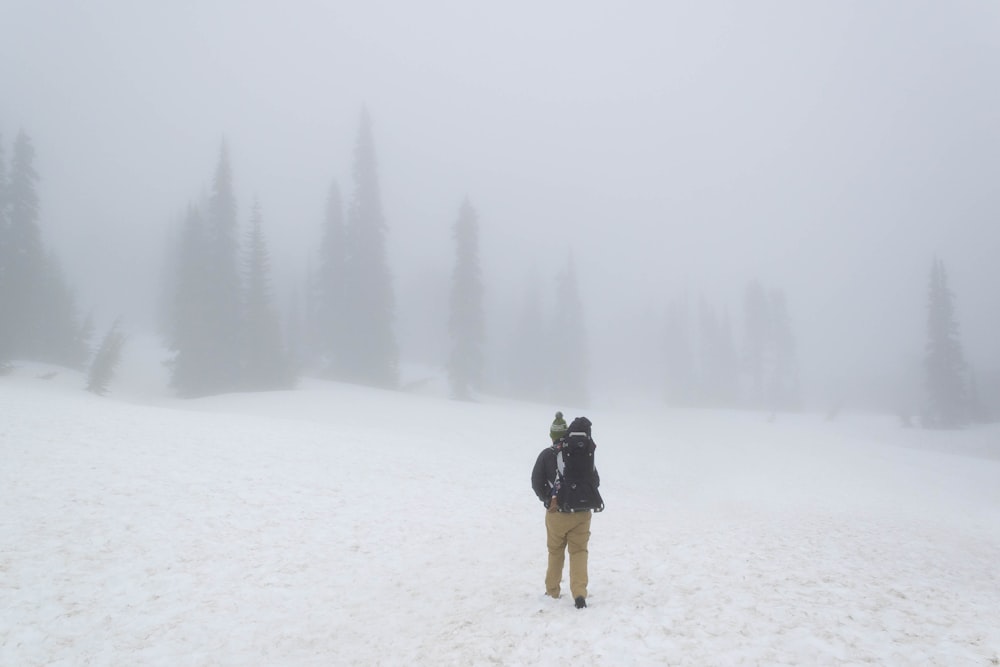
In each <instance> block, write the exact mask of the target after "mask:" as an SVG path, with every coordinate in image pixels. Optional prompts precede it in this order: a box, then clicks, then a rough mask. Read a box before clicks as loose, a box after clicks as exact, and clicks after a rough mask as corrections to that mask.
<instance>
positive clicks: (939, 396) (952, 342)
mask: <svg viewBox="0 0 1000 667" xmlns="http://www.w3.org/2000/svg"><path fill="white" fill-rule="evenodd" d="M927 292H928V294H927V346H926V354H925V356H924V370H925V373H926V386H927V397H928V402H929V405H928V409H927V413H926V417H925V420H924V421H925V426H928V427H936V428H958V427H961V426H963V425H965V424H966V423H968V409H967V408H968V404H967V387H966V382H965V371H966V367H965V361H964V359H963V355H962V345H961V342H960V341H959V336H958V322H957V321H956V319H955V303H954V299H955V297H954V294H953V293H952V291H951V290H950V289H949V287H948V274H947V272H946V271H945V267H944V262H943V261H941V260H940V259H936V258H935V259H934V262H933V265H932V267H931V274H930V280H929V281H928V290H927Z"/></svg>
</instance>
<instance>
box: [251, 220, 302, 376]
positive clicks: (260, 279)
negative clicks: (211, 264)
mask: <svg viewBox="0 0 1000 667" xmlns="http://www.w3.org/2000/svg"><path fill="white" fill-rule="evenodd" d="M262 223H263V217H262V216H261V212H260V204H259V203H258V202H254V205H253V210H252V211H251V215H250V229H249V230H248V231H247V242H246V259H245V272H246V273H245V276H246V277H245V281H244V284H245V285H246V287H245V296H244V303H243V335H242V341H243V349H242V352H243V357H242V364H241V366H242V378H241V387H242V388H243V389H247V390H250V391H258V390H266V389H280V388H283V387H287V386H289V385H290V384H291V380H292V378H291V368H290V363H289V361H288V357H287V355H286V353H285V350H284V346H283V345H282V341H281V324H280V322H279V318H278V313H277V311H276V310H275V308H274V304H273V297H272V294H271V279H270V271H271V260H270V255H269V253H268V250H267V243H266V241H265V239H264V232H263V228H262Z"/></svg>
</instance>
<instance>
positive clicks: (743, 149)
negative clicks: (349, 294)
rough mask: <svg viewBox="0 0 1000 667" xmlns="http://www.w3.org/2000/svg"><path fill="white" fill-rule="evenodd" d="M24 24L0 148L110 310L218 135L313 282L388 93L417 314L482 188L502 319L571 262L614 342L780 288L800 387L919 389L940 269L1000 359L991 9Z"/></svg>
mask: <svg viewBox="0 0 1000 667" xmlns="http://www.w3.org/2000/svg"><path fill="white" fill-rule="evenodd" d="M0 7H2V12H0V133H2V136H3V141H4V148H5V152H6V154H7V155H8V157H9V155H10V144H11V141H12V139H13V137H14V135H15V134H16V133H17V131H18V130H20V129H24V130H25V131H26V132H28V133H29V135H30V136H31V137H32V138H33V140H34V142H35V146H36V149H37V168H38V171H39V173H40V175H41V177H42V183H41V188H40V189H41V192H40V194H41V197H42V205H43V211H42V225H43V229H44V233H45V235H46V238H47V240H48V241H49V242H50V243H51V244H52V247H53V248H54V249H56V251H57V252H58V253H59V255H60V258H61V259H62V261H63V263H64V266H65V268H66V270H67V272H68V273H69V274H70V276H71V278H73V279H74V281H76V282H77V283H78V285H77V288H78V293H79V297H80V302H81V307H82V308H85V309H88V308H94V309H95V310H96V311H97V314H98V315H99V317H103V318H110V317H114V316H115V315H117V314H118V311H119V310H127V309H129V308H132V307H133V301H134V299H135V295H134V294H132V293H131V291H130V290H132V289H137V290H142V291H145V290H150V289H155V288H156V280H157V279H158V276H157V275H153V274H154V273H155V271H154V270H153V268H151V267H155V266H156V265H157V264H158V263H159V262H160V260H161V259H162V249H161V247H160V246H161V244H162V240H163V238H164V234H165V232H164V230H165V229H166V227H167V225H168V224H170V223H171V222H173V221H175V220H176V219H177V217H178V216H179V215H180V213H181V211H182V210H183V209H184V207H185V206H186V205H187V203H188V202H189V201H192V200H193V199H196V198H197V197H198V196H199V195H200V194H201V193H203V192H204V190H205V188H206V187H207V186H208V184H209V183H210V180H211V176H212V172H213V170H214V167H215V163H216V160H217V157H218V150H219V145H220V142H221V141H222V139H223V137H225V138H226V140H227V141H228V143H229V146H230V149H231V154H232V158H233V166H234V170H235V182H236V187H237V194H238V197H239V201H240V207H241V209H240V214H241V220H242V221H244V222H245V221H246V219H247V218H248V216H249V210H250V203H251V201H252V199H253V197H255V196H256V197H258V198H259V199H260V202H261V205H262V209H263V215H264V221H265V226H266V230H267V233H268V235H269V240H270V243H271V249H272V254H273V255H274V264H275V270H276V273H277V274H278V276H277V277H278V281H279V283H281V284H284V283H285V282H288V283H290V282H291V281H292V280H298V279H299V278H300V275H299V272H301V271H302V270H303V267H304V265H305V264H306V262H307V261H308V260H310V259H312V258H314V257H315V249H314V246H315V243H316V241H317V240H318V238H319V226H320V223H321V216H322V210H323V205H324V199H325V196H326V190H327V187H328V185H329V183H330V181H331V180H332V179H337V180H338V182H339V184H340V186H341V188H342V190H343V191H344V193H345V196H349V193H350V189H351V180H350V174H351V171H350V169H351V157H352V151H353V145H354V139H355V134H356V130H357V125H358V118H359V115H360V112H361V108H362V107H363V106H367V108H368V110H369V112H370V113H371V116H372V119H373V122H374V133H375V142H376V149H377V153H378V159H379V175H380V180H381V186H382V192H383V204H384V208H385V213H386V219H387V223H388V228H389V248H390V252H391V254H392V256H393V258H394V261H395V262H396V265H397V268H396V280H397V296H398V298H399V299H400V301H401V302H407V300H408V299H409V296H408V295H409V294H410V292H412V291H413V290H415V289H417V287H416V286H419V285H423V284H428V283H433V282H434V281H435V280H438V279H443V277H446V276H447V275H448V272H449V271H450V263H451V252H452V245H451V242H450V227H451V225H452V223H453V222H454V220H455V218H456V216H457V212H458V207H459V204H460V203H461V200H462V198H463V197H465V196H468V197H469V198H470V200H471V201H472V203H473V205H474V206H475V207H476V208H477V210H478V212H479V215H480V221H481V224H482V230H481V234H482V243H483V265H484V272H485V279H486V282H487V286H488V289H489V290H490V291H489V293H488V295H489V296H490V297H491V298H492V299H493V300H494V303H499V302H505V301H508V302H509V301H511V300H514V301H516V299H517V298H519V297H520V294H521V292H522V291H523V289H524V281H525V275H526V270H530V267H532V266H534V267H536V270H537V271H538V272H539V275H540V276H541V277H542V278H543V279H544V280H546V281H550V280H551V276H552V275H554V273H555V272H556V270H558V269H559V268H561V266H562V265H563V264H564V263H565V258H566V256H567V253H568V251H569V249H570V248H572V250H573V253H574V256H575V257H576V261H577V263H578V268H579V271H580V274H581V288H582V290H583V292H584V297H585V304H586V306H585V307H586V308H587V310H588V317H589V319H590V326H591V329H592V336H593V339H594V344H595V346H596V345H602V344H604V343H607V342H609V341H610V340H611V339H612V337H613V338H614V339H615V340H618V337H619V336H620V335H621V334H622V333H623V332H626V333H628V334H629V335H632V336H634V337H637V338H642V337H654V336H656V335H658V331H656V330H655V327H656V326H658V324H657V323H658V322H659V321H660V320H661V319H662V313H663V310H664V305H665V303H666V302H667V300H668V299H670V298H672V297H674V296H676V295H678V294H688V295H689V297H690V298H691V299H692V301H693V302H695V303H696V302H697V300H698V299H700V298H702V297H704V298H705V299H707V300H708V302H710V303H711V304H713V305H714V306H715V307H716V308H719V309H722V308H728V309H729V312H730V316H731V318H732V319H733V321H734V324H739V323H740V317H741V310H742V304H741V299H742V295H743V290H744V288H745V285H746V282H747V281H748V280H750V279H752V278H757V279H759V280H760V281H761V282H763V283H764V285H765V286H767V287H772V288H775V287H776V288H782V289H784V290H785V292H786V293H787V296H788V302H789V309H790V313H791V316H792V320H793V326H794V330H795V333H796V336H797V339H798V344H799V348H800V362H801V364H802V367H803V372H804V373H805V374H806V375H807V376H810V375H811V376H813V377H817V378H819V377H821V376H825V375H829V374H831V373H833V372H835V371H843V370H848V369H850V370H855V369H856V370H872V369H873V367H874V366H879V367H880V368H885V369H886V372H890V371H895V370H898V369H899V368H900V367H902V366H903V365H905V364H907V363H912V362H913V361H914V360H919V358H920V355H921V353H922V347H923V343H924V338H923V333H924V332H923V327H924V319H925V314H924V307H925V296H926V295H925V285H926V280H927V275H928V272H929V270H930V265H931V260H932V258H933V256H934V255H935V254H937V255H938V256H940V257H941V258H942V259H943V260H944V261H945V265H946V266H947V268H948V270H949V272H950V277H951V281H952V288H953V289H954V291H955V293H956V296H957V299H958V301H957V307H958V316H959V321H960V326H961V329H962V336H963V341H964V342H965V345H966V351H967V356H969V358H970V360H971V361H972V362H973V363H974V364H976V365H978V366H980V367H993V368H1000V343H998V341H1000V262H998V261H997V256H998V254H1000V187H998V186H1000V121H998V119H1000V3H997V2H995V1H993V0H981V1H973V0H949V1H948V2H910V1H903V0H899V1H877V0H876V1H861V0H857V1H836V2H834V1H829V2H818V1H817V2H799V1H792V0H788V1H777V2H776V1H733V2H705V1H698V2H694V1H691V2H683V3H681V2H652V1H650V2H627V1H625V2H580V1H574V2H569V1H566V2H537V1H536V2H520V1H507V2H503V3H480V2H468V1H458V0H455V1H445V0H430V1H423V2H413V3H410V2H401V1H400V2H385V1H371V0H366V1H364V2H360V1H359V2H333V1H331V2H320V1H318V0H315V1H308V0H294V1H287V2H280V3H279V2H263V1H258V0H252V1H251V0H228V1H226V0H200V1H192V0H174V1H172V2H152V1H150V2H136V1H129V0H117V1H114V0H88V1H86V2H84V1H79V2H70V1H62V2H60V1H57V0H51V1H39V0H0ZM282 281H284V282H282ZM424 281H426V282H424ZM408 290H409V291H408ZM279 296H280V295H279ZM408 302H409V303H414V300H413V299H409V301H408ZM401 305H404V308H403V311H402V312H401V314H400V318H401V320H402V322H401V323H400V325H401V327H405V326H406V325H407V322H409V321H411V320H412V319H413V318H412V317H411V316H410V315H408V314H407V312H406V310H405V304H404V303H401ZM144 317H148V313H147V314H137V315H136V316H135V319H137V320H138V321H143V318H144ZM602 327H603V328H607V329H608V333H602V332H601V331H599V329H601V328H602ZM492 330H493V331H494V332H500V331H502V325H501V324H500V323H494V326H493V327H492ZM736 333H737V335H738V334H739V328H738V327H737V330H736ZM401 335H404V334H401ZM403 346H404V349H405V347H406V342H405V341H403ZM609 363H612V362H609Z"/></svg>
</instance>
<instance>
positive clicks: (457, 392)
mask: <svg viewBox="0 0 1000 667" xmlns="http://www.w3.org/2000/svg"><path fill="white" fill-rule="evenodd" d="M453 233H454V238H455V267H454V270H453V271H452V277H451V313H450V318H449V322H448V325H449V326H448V331H449V333H450V335H451V351H450V355H449V358H448V379H449V383H450V385H451V393H452V395H453V396H454V397H455V398H459V399H467V398H469V397H470V395H471V392H472V390H474V389H476V390H479V389H482V381H483V365H484V353H483V348H484V345H485V337H486V328H485V327H486V325H485V319H484V314H483V278H482V269H481V267H480V264H479V221H478V218H477V216H476V211H475V209H474V208H473V207H472V204H471V203H469V200H468V199H466V200H465V201H463V202H462V205H461V207H460V208H459V213H458V220H456V221H455V225H454V227H453Z"/></svg>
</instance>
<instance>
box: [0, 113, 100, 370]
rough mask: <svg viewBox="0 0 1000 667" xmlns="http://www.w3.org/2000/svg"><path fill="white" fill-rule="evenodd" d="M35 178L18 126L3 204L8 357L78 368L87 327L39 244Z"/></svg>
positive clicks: (0, 259) (0, 248)
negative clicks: (82, 323)
mask: <svg viewBox="0 0 1000 667" xmlns="http://www.w3.org/2000/svg"><path fill="white" fill-rule="evenodd" d="M37 183H38V172H37V171H36V170H35V149H34V146H33V145H32V142H31V139H30V138H29V137H28V135H27V134H25V133H24V132H23V131H22V132H20V133H18V136H17V139H16V140H15V143H14V151H13V158H12V161H11V168H10V176H9V180H8V182H7V183H6V188H5V191H4V201H5V202H6V205H5V206H3V207H2V208H4V209H5V213H6V216H5V217H6V219H5V224H4V225H3V227H2V228H3V242H2V243H0V264H2V269H0V271H2V274H3V281H2V284H0V291H2V296H0V302H2V303H3V307H4V311H5V314H4V318H5V323H4V327H3V329H4V330H5V333H4V336H3V338H4V341H3V344H4V345H5V346H6V349H7V355H9V356H22V357H26V358H32V359H38V360H41V361H51V362H55V363H58V364H64V365H67V366H72V367H80V366H82V364H83V363H84V361H85V360H86V357H87V356H88V354H89V351H88V348H87V345H88V341H87V337H88V332H87V330H86V329H85V327H84V326H82V325H81V324H80V320H79V317H78V315H77V313H76V305H75V297H74V295H73V292H72V290H71V289H70V287H69V283H68V281H67V280H66V278H65V277H64V275H63V273H62V270H61V268H60V266H59V263H58V261H57V260H56V258H55V256H54V255H52V254H51V253H48V252H47V251H46V249H45V247H44V244H43V243H42V235H41V228H40V226H39V208H40V207H39V199H38V193H37Z"/></svg>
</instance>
